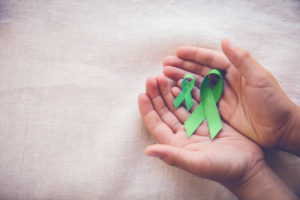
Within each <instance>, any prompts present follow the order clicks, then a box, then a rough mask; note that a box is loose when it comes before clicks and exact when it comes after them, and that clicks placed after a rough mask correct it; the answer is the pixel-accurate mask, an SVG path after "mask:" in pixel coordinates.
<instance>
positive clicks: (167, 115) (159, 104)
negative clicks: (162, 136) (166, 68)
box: [146, 78, 182, 132]
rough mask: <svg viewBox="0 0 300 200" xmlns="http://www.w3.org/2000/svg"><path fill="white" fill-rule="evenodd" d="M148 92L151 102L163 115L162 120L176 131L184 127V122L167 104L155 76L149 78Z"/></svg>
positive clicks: (147, 83)
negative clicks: (182, 122)
mask: <svg viewBox="0 0 300 200" xmlns="http://www.w3.org/2000/svg"><path fill="white" fill-rule="evenodd" d="M146 94H147V95H148V96H149V97H150V99H151V102H152V104H153V106H154V108H155V110H156V112H157V113H158V115H159V116H160V117H161V119H162V121H164V122H165V123H166V124H167V125H168V126H169V127H170V128H171V129H172V131H173V132H176V131H177V130H179V129H180V128H182V124H181V123H180V121H179V120H178V119H177V118H176V116H175V115H174V114H173V113H172V112H171V111H170V110H169V109H168V107H167V106H166V104H165V102H164V100H163V98H162V96H161V93H160V91H159V88H158V84H157V81H156V79H155V78H148V79H147V81H146Z"/></svg>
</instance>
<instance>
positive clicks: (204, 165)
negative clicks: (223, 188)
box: [139, 76, 263, 182]
mask: <svg viewBox="0 0 300 200" xmlns="http://www.w3.org/2000/svg"><path fill="white" fill-rule="evenodd" d="M146 90H147V92H146V93H147V95H145V94H144V95H140V97H139V107H140V111H141V115H142V116H143V119H144V121H145V124H146V126H147V128H148V130H149V132H150V133H151V134H152V135H153V136H154V137H155V138H156V140H157V141H158V142H159V143H162V144H167V145H170V146H172V148H176V150H177V151H178V154H181V155H184V159H185V160H186V161H185V162H186V163H187V164H188V166H189V167H188V168H185V167H184V166H183V167H182V168H185V169H187V170H189V171H190V172H192V173H194V174H196V175H198V176H201V177H206V178H210V179H214V180H217V181H220V182H226V181H229V180H231V181H235V180H238V179H240V178H241V176H242V175H243V174H244V173H245V170H247V169H251V168H252V167H253V166H254V165H256V164H257V162H260V161H262V160H263V153H262V151H261V150H260V148H259V147H258V146H257V145H256V144H254V143H253V142H251V141H250V140H248V139H246V138H245V137H244V136H242V135H241V134H240V133H238V132H236V131H235V130H234V129H232V128H231V127H230V126H228V125H227V124H226V123H223V129H222V131H221V133H220V134H219V135H218V136H217V137H216V138H215V139H214V140H213V141H211V140H210V138H209V136H208V134H209V132H208V128H207V124H206V123H203V124H202V125H201V126H200V127H199V128H198V129H197V130H196V132H195V134H194V135H192V137H191V138H190V139H188V138H187V136H186V132H185V128H184V125H183V122H184V121H185V120H186V119H187V118H188V116H189V115H190V113H189V112H187V111H186V110H185V108H183V107H179V108H178V109H177V110H174V106H173V101H174V96H173V94H174V95H175V96H176V95H178V94H179V92H180V90H179V89H178V88H173V91H172V92H171V88H170V86H169V84H168V81H167V79H166V78H164V77H163V76H159V77H157V78H156V79H154V78H151V79H148V80H147V84H146ZM172 93H173V94H172ZM196 105H197V102H196V101H195V106H196ZM195 106H194V107H193V108H192V109H194V108H195ZM165 161H166V162H168V163H169V164H175V165H177V166H179V167H180V166H181V164H182V163H172V162H173V161H174V159H170V160H169V158H168V157H166V158H165Z"/></svg>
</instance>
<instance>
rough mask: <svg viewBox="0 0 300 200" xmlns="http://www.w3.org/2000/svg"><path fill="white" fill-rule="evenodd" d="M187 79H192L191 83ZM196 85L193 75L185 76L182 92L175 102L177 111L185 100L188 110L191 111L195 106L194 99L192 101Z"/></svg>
mask: <svg viewBox="0 0 300 200" xmlns="http://www.w3.org/2000/svg"><path fill="white" fill-rule="evenodd" d="M187 79H192V80H191V81H190V82H189V83H188V82H187ZM194 85H195V78H194V76H193V75H192V74H187V75H185V77H184V79H183V81H182V91H181V92H180V94H179V95H178V96H177V97H176V99H175V100H174V105H175V109H177V108H178V107H179V106H180V104H181V103H182V102H183V101H184V100H185V105H186V109H187V110H188V111H189V110H190V109H191V108H192V106H193V99H192V94H191V92H192V89H193V87H194Z"/></svg>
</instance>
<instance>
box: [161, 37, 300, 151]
mask: <svg viewBox="0 0 300 200" xmlns="http://www.w3.org/2000/svg"><path fill="white" fill-rule="evenodd" d="M222 49H223V52H224V54H223V53H221V52H218V51H215V50H209V49H203V48H196V47H181V48H179V49H178V50H177V56H169V57H167V58H166V59H165V60H164V65H165V66H166V67H165V68H164V74H165V75H166V76H167V77H169V78H171V79H173V80H175V81H178V80H180V79H182V78H183V77H184V76H185V74H187V73H192V74H193V75H194V76H195V77H196V80H198V83H199V84H200V82H201V79H202V77H203V76H205V75H206V74H207V72H208V71H210V70H211V69H212V68H217V69H219V70H222V71H224V72H225V79H224V90H223V97H222V98H221V99H220V101H219V104H218V107H219V111H220V115H221V117H222V119H223V120H224V121H225V122H227V123H228V124H230V126H232V127H233V128H235V129H237V130H238V131H240V132H241V133H243V134H244V135H246V136H247V137H249V138H251V139H252V140H254V141H256V142H257V143H258V144H260V145H262V146H263V147H265V148H275V147H279V148H281V149H283V148H284V145H287V140H289V139H288V137H289V134H290V132H291V131H292V129H293V126H294V124H293V123H294V122H295V121H296V120H295V118H296V113H297V112H299V111H298V110H299V109H298V107H297V106H296V105H295V104H294V103H293V102H292V101H291V100H290V99H289V98H288V97H287V96H286V95H285V93H284V92H283V90H282V89H281V87H280V86H279V84H278V83H277V81H276V80H275V78H274V77H273V76H272V75H271V73H269V72H268V71H267V70H266V69H265V68H263V67H262V66H261V65H260V64H259V63H258V62H256V61H255V60H254V59H253V58H252V57H251V56H250V55H249V53H247V52H245V51H243V50H241V49H239V48H236V47H234V46H233V45H232V44H231V43H230V42H229V41H228V40H227V39H224V40H223V41H222ZM196 83H197V81H196ZM199 84H198V87H199ZM193 94H194V98H195V99H196V100H197V101H200V91H199V89H195V90H194V91H193Z"/></svg>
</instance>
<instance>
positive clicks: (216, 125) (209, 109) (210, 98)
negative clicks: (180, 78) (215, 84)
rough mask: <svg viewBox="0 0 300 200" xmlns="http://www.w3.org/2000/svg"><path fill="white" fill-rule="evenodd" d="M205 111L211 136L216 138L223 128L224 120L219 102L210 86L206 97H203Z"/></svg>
mask: <svg viewBox="0 0 300 200" xmlns="http://www.w3.org/2000/svg"><path fill="white" fill-rule="evenodd" d="M202 102H203V107H204V113H205V116H206V120H207V124H208V128H209V132H210V138H211V139H214V138H215V137H216V135H217V134H218V133H219V131H220V130H221V129H222V127H223V126H222V121H221V117H220V114H219V111H218V107H217V102H216V101H215V98H214V95H213V93H212V90H210V88H207V90H206V92H205V99H203V101H202Z"/></svg>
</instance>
